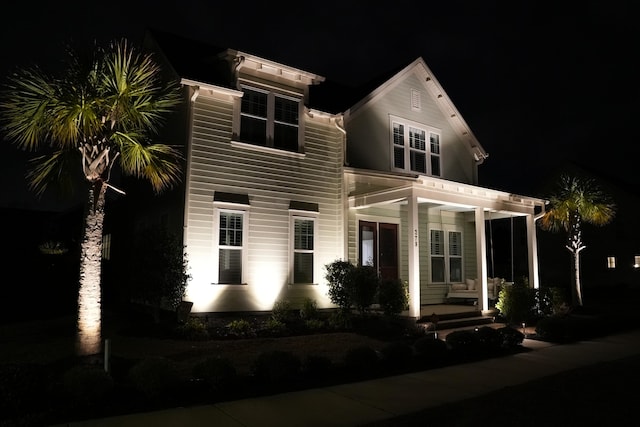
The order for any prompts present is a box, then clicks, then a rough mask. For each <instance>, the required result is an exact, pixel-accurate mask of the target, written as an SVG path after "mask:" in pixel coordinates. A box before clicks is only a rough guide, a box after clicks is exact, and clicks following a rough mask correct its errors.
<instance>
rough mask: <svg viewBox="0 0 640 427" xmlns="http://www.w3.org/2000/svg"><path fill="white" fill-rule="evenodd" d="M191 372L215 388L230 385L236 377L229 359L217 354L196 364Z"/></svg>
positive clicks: (234, 369) (222, 388) (219, 388)
mask: <svg viewBox="0 0 640 427" xmlns="http://www.w3.org/2000/svg"><path fill="white" fill-rule="evenodd" d="M192 374H193V376H194V377H195V378H198V379H202V380H203V381H205V383H207V384H208V385H209V386H210V387H211V388H213V389H216V390H225V389H227V388H229V387H232V386H233V384H235V381H236V379H237V372H236V368H235V367H234V366H233V363H232V362H231V360H229V359H227V358H223V357H217V356H214V357H208V358H206V359H204V360H203V361H201V362H199V363H198V364H196V365H195V366H194V367H193V371H192Z"/></svg>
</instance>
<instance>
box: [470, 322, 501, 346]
mask: <svg viewBox="0 0 640 427" xmlns="http://www.w3.org/2000/svg"><path fill="white" fill-rule="evenodd" d="M475 333H476V335H477V337H478V344H479V346H480V348H481V349H482V350H485V351H487V352H494V351H497V350H499V349H500V348H502V336H501V335H500V332H498V331H497V330H496V329H494V328H492V327H491V326H482V327H480V328H478V330H477V331H475Z"/></svg>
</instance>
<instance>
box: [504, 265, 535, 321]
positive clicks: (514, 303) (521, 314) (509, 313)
mask: <svg viewBox="0 0 640 427" xmlns="http://www.w3.org/2000/svg"><path fill="white" fill-rule="evenodd" d="M496 308H497V309H498V310H499V311H500V314H501V315H502V316H503V317H504V318H505V319H506V320H507V322H508V323H510V324H514V323H520V322H526V321H529V320H531V319H532V318H534V317H535V308H536V296H535V291H534V290H533V289H531V288H530V287H529V280H528V279H527V278H526V277H525V278H523V279H522V281H521V282H516V283H514V284H513V285H504V286H502V289H500V293H499V294H498V302H496Z"/></svg>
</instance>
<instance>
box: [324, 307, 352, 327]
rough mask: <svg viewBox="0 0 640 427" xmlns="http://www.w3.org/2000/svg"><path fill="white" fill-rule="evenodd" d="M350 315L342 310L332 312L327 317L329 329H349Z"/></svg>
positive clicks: (350, 324)
mask: <svg viewBox="0 0 640 427" xmlns="http://www.w3.org/2000/svg"><path fill="white" fill-rule="evenodd" d="M352 320H353V319H352V316H351V313H349V312H348V311H344V310H339V311H334V312H332V313H331V314H330V315H329V319H327V323H328V325H329V328H331V329H335V330H340V331H341V330H345V329H350V328H351V326H352V325H353V322H352Z"/></svg>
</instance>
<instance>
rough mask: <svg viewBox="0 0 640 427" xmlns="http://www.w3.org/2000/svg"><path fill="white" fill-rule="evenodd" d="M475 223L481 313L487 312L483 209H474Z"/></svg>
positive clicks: (485, 244) (485, 243) (485, 237)
mask: <svg viewBox="0 0 640 427" xmlns="http://www.w3.org/2000/svg"><path fill="white" fill-rule="evenodd" d="M475 221H476V265H477V267H476V273H477V277H478V279H480V284H481V285H480V296H479V300H478V306H479V308H480V309H481V310H482V311H486V310H489V298H488V295H489V294H488V292H487V274H488V273H487V236H486V233H485V226H484V209H483V208H481V207H477V208H476V209H475Z"/></svg>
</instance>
